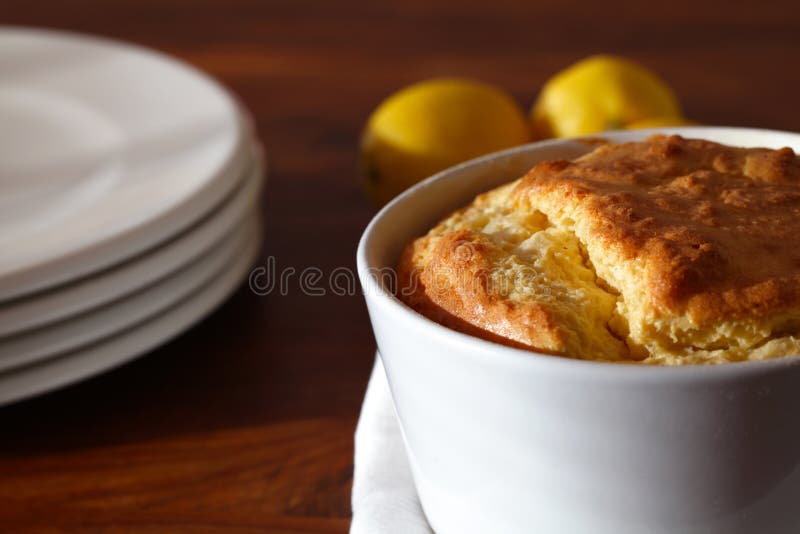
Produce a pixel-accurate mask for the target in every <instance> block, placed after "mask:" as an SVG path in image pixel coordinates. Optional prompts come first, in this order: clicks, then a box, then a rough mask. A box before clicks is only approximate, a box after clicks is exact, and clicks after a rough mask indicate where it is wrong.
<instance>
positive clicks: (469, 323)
mask: <svg viewBox="0 0 800 534" xmlns="http://www.w3.org/2000/svg"><path fill="white" fill-rule="evenodd" d="M399 275H400V277H399V281H400V284H399V287H398V291H399V296H400V298H401V299H402V300H404V301H405V302H406V303H407V304H409V305H410V306H411V307H412V308H414V309H416V310H417V311H419V312H420V313H422V314H424V315H426V316H428V317H429V318H431V319H433V320H436V321H438V322H440V323H442V324H444V325H446V326H449V327H451V328H454V329H457V330H461V331H464V332H467V333H470V334H472V335H478V336H481V337H486V338H489V339H492V340H494V341H499V342H502V343H506V344H509V345H514V346H521V347H526V348H530V349H533V350H536V351H543V352H547V353H551V354H558V355H564V356H570V357H576V358H585V359H601V360H623V361H624V360H628V361H633V360H635V361H644V362H647V363H662V364H681V363H702V362H724V361H737V360H744V359H761V358H768V357H775V356H781V355H787V354H792V353H797V352H800V350H798V349H800V344H799V343H798V342H797V341H796V340H795V337H794V336H795V334H796V333H797V331H798V329H800V158H798V157H797V156H795V155H794V153H793V152H792V151H791V149H788V148H784V149H781V150H768V149H759V148H756V149H745V148H734V147H728V146H724V145H720V144H717V143H712V142H709V141H704V140H696V139H683V138H680V137H654V138H652V139H650V140H648V141H647V142H643V143H626V144H619V145H607V146H602V147H599V148H597V149H596V150H594V151H593V152H591V153H590V154H587V155H586V156H583V157H581V158H578V159H577V160H575V161H571V162H570V161H548V162H543V163H541V164H539V165H537V166H536V167H534V168H533V169H532V170H531V171H530V172H529V173H528V174H527V175H526V176H525V177H524V178H522V179H521V180H518V181H517V182H514V183H512V184H508V185H506V186H503V187H501V188H498V189H496V190H494V191H491V192H489V193H486V194H484V195H480V196H478V197H477V198H476V199H475V201H474V202H473V203H472V204H471V205H470V206H468V207H466V208H464V209H463V210H460V211H459V212H457V213H455V214H453V215H451V216H450V217H448V218H447V219H445V220H444V221H442V222H441V223H440V224H439V225H438V226H437V227H435V228H434V229H432V230H431V231H430V232H429V233H428V234H427V235H426V236H424V237H422V238H419V239H417V240H416V241H414V242H413V243H411V244H410V245H409V246H408V247H407V249H406V250H405V252H404V254H403V257H402V259H401V262H400V265H399Z"/></svg>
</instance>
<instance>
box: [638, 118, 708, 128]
mask: <svg viewBox="0 0 800 534" xmlns="http://www.w3.org/2000/svg"><path fill="white" fill-rule="evenodd" d="M699 125H700V123H699V122H695V121H692V120H689V119H686V118H684V117H653V118H652V119H643V120H640V121H636V122H632V123H630V124H626V125H625V129H626V130H645V129H647V128H664V127H670V126H699Z"/></svg>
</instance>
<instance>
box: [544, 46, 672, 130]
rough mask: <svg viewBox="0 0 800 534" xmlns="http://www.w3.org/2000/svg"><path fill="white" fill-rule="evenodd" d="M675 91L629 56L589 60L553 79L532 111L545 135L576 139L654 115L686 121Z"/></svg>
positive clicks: (621, 126)
mask: <svg viewBox="0 0 800 534" xmlns="http://www.w3.org/2000/svg"><path fill="white" fill-rule="evenodd" d="M680 116H681V110H680V107H679V105H678V100H677V99H676V98H675V95H674V93H673V92H672V90H671V89H670V88H669V86H667V84H666V83H664V81H663V80H661V79H660V78H659V77H658V76H656V75H655V74H654V73H653V72H651V71H649V70H647V69H645V68H644V67H642V66H641V65H638V64H636V63H634V62H633V61H629V60H627V59H624V58H620V57H615V56H607V55H598V56H591V57H589V58H586V59H584V60H582V61H579V62H578V63H576V64H574V65H572V66H571V67H568V68H567V69H565V70H563V71H561V72H559V73H558V74H556V75H555V76H553V77H552V78H551V79H550V80H548V81H547V83H546V84H545V85H544V87H543V88H542V91H541V93H540V94H539V97H538V99H537V100H536V103H535V104H534V106H533V109H532V110H531V118H532V120H533V124H534V130H535V131H536V132H537V133H538V134H540V135H542V136H544V137H572V136H576V135H587V134H594V133H598V132H603V131H606V130H616V129H621V128H625V127H626V126H627V125H629V124H631V123H637V122H640V121H643V120H646V119H651V118H654V117H662V118H665V117H666V118H671V117H675V118H677V117H680Z"/></svg>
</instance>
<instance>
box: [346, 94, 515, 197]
mask: <svg viewBox="0 0 800 534" xmlns="http://www.w3.org/2000/svg"><path fill="white" fill-rule="evenodd" d="M529 140H530V126H529V124H528V121H527V118H526V117H525V112H524V111H523V110H522V109H520V107H519V106H518V105H517V103H516V102H515V101H514V99H513V98H512V97H511V96H510V95H508V94H506V93H505V92H503V91H502V90H500V89H498V88H496V87H493V86H491V85H487V84H484V83H480V82H476V81H473V80H468V79H459V78H437V79H432V80H426V81H423V82H419V83H416V84H414V85H411V86H409V87H406V88H405V89H402V90H400V91H398V92H397V93H395V94H393V95H391V96H390V97H389V98H387V99H386V100H385V101H384V102H383V103H381V105H380V106H378V108H377V109H376V110H375V111H374V112H373V113H372V115H371V116H370V118H369V120H368V122H367V125H366V127H365V128H364V132H363V134H362V137H361V162H360V163H361V172H362V175H363V179H364V187H365V189H366V191H367V194H368V195H369V196H370V198H371V199H372V200H373V201H374V202H375V203H376V204H377V205H383V204H385V203H386V202H388V201H389V200H391V199H392V198H393V197H394V196H396V195H397V194H399V193H400V192H402V191H403V190H404V189H406V188H408V187H410V186H412V185H414V184H415V183H417V182H419V181H420V180H422V179H423V178H426V177H428V176H430V175H432V174H435V173H437V172H439V171H441V170H443V169H446V168H447V167H450V166H452V165H455V164H456V163H460V162H462V161H465V160H468V159H471V158H474V157H477V156H480V155H483V154H486V153H489V152H493V151H495V150H500V149H503V148H507V147H511V146H515V145H519V144H523V143H526V142H528V141H529Z"/></svg>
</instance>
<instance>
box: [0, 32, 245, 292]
mask: <svg viewBox="0 0 800 534" xmlns="http://www.w3.org/2000/svg"><path fill="white" fill-rule="evenodd" d="M0 117H2V120H0V251H2V253H0V300H7V299H9V298H12V297H15V296H19V295H22V294H26V293H30V292H32V291H34V290H38V289H42V288H45V287H50V286H53V285H55V284H58V283H62V282H64V281H66V280H71V279H75V278H77V277H79V276H81V275H83V274H86V273H89V272H92V271H96V270H98V269H100V268H103V267H106V266H109V265H111V264H113V263H116V262H118V261H120V260H121V259H124V258H127V257H131V256H134V255H136V254H137V253H139V252H142V251H144V250H145V249H147V248H149V247H151V246H153V245H155V244H156V243H158V242H161V241H163V240H165V239H167V238H169V237H171V236H173V235H175V234H176V233H178V232H180V231H181V230H183V229H185V228H187V227H188V226H189V225H190V224H191V223H193V222H194V221H196V220H197V219H198V218H199V217H201V216H202V215H203V214H205V213H207V212H208V211H209V210H210V209H212V208H213V206H214V205H216V204H217V203H218V202H219V201H220V200H221V199H222V198H224V197H225V195H227V194H228V193H229V192H230V191H231V190H232V189H233V187H234V186H235V184H236V182H237V179H238V178H239V177H240V176H241V175H242V173H243V172H244V168H245V166H246V164H247V160H248V157H247V152H248V151H249V145H248V142H246V139H247V138H248V125H247V120H246V119H244V118H243V116H242V115H241V113H240V111H239V109H238V106H237V104H236V102H235V101H234V99H233V98H232V97H231V96H230V95H229V94H228V93H227V91H225V90H224V89H223V88H222V87H221V86H219V85H218V84H217V83H216V82H214V81H213V80H211V79H210V78H208V77H207V76H205V75H204V74H202V73H200V72H198V71H196V70H195V69H193V68H191V67H189V66H187V65H184V64H183V63H180V62H178V61H175V60H173V59H170V58H168V57H166V56H163V55H161V54H157V53H154V52H151V51H148V50H145V49H143V48H139V47H135V46H129V45H124V44H121V43H116V42H113V41H108V40H104V39H98V38H93V37H86V36H81V35H77V34H70V33H62V32H53V31H44V30H29V29H15V28H10V27H4V28H0Z"/></svg>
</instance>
